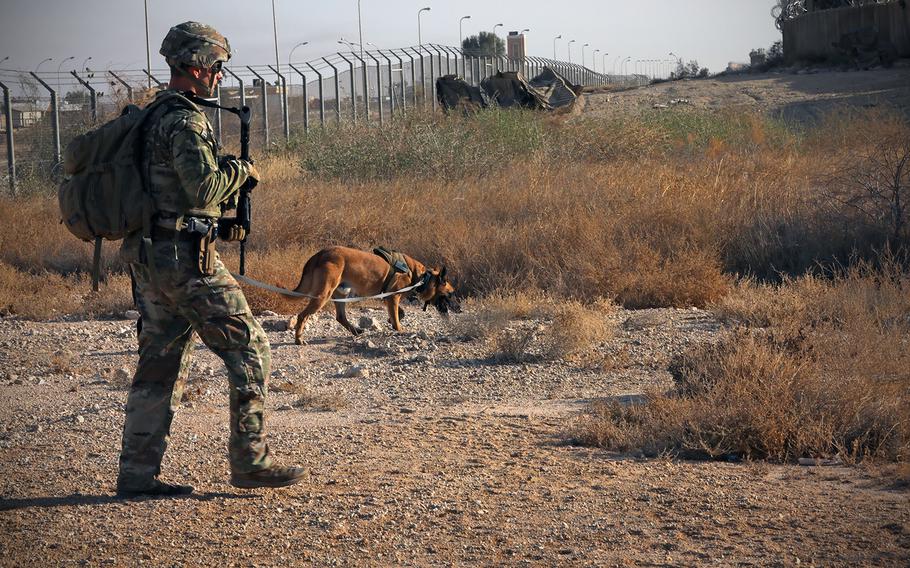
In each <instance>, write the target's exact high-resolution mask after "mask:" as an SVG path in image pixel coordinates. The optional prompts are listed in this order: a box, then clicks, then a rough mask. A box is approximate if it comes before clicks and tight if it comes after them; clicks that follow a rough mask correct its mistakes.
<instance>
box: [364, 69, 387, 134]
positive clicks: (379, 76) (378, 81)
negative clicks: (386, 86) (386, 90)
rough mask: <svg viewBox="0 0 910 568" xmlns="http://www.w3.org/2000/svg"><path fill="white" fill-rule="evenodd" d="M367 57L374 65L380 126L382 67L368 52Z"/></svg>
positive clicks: (381, 117) (380, 122)
mask: <svg viewBox="0 0 910 568" xmlns="http://www.w3.org/2000/svg"><path fill="white" fill-rule="evenodd" d="M367 56H369V58H370V59H372V60H373V63H375V64H376V106H377V107H378V109H379V126H382V122H383V116H382V65H380V64H379V60H378V59H376V58H375V57H374V56H373V54H372V53H370V52H369V51H367ZM389 114H391V113H389Z"/></svg>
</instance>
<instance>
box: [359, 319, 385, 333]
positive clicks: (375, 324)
mask: <svg viewBox="0 0 910 568" xmlns="http://www.w3.org/2000/svg"><path fill="white" fill-rule="evenodd" d="M357 326H358V327H359V328H361V329H372V330H379V329H382V324H381V323H379V320H377V319H376V318H373V317H370V316H360V319H359V320H357Z"/></svg>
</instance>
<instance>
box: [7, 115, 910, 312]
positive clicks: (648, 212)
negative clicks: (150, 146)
mask: <svg viewBox="0 0 910 568" xmlns="http://www.w3.org/2000/svg"><path fill="white" fill-rule="evenodd" d="M885 123H888V124H889V125H894V124H898V127H903V128H906V125H905V124H903V123H900V122H895V119H893V118H891V117H888V116H885V115H880V114H868V113H867V114H859V115H850V114H842V115H841V116H839V117H838V118H837V119H832V120H831V121H829V122H828V123H824V124H822V125H820V126H818V127H817V130H811V131H809V132H798V131H791V130H788V129H787V128H785V127H784V126H783V125H781V124H780V123H778V122H775V121H773V120H771V119H768V118H765V117H762V116H759V115H750V114H748V113H714V114H708V113H698V112H692V111H683V112H679V113H646V114H644V115H643V116H640V117H624V118H618V119H617V118H609V119H607V118H597V117H587V116H582V117H580V118H576V119H572V120H568V121H566V120H564V119H559V118H554V117H547V116H541V115H536V114H532V113H528V112H509V111H495V112H491V113H485V114H481V115H480V116H478V117H474V118H464V117H428V116H422V115H414V116H412V117H410V118H409V119H408V120H407V121H404V122H401V123H397V124H393V125H392V126H387V127H386V128H385V129H376V128H367V127H361V128H356V129H354V128H351V129H340V130H331V131H329V132H328V133H326V134H322V133H320V132H319V131H314V132H313V133H312V134H311V135H310V136H309V137H306V138H303V139H301V140H299V141H297V142H296V143H295V144H293V145H291V146H290V147H289V148H288V149H286V150H283V151H281V152H275V153H273V154H272V155H270V156H267V157H264V158H262V159H261V160H260V162H259V163H260V169H261V171H262V174H263V177H264V179H265V181H264V182H263V183H262V184H261V185H260V186H259V187H258V188H257V189H256V191H255V193H254V210H253V214H254V232H253V234H252V236H251V238H250V241H249V251H250V258H249V262H248V266H249V271H250V274H251V275H252V276H253V277H256V278H259V279H262V280H265V281H268V282H270V283H277V284H282V285H284V286H292V285H294V284H296V282H297V279H298V278H299V271H300V269H301V268H302V266H303V264H304V262H305V261H306V259H307V257H308V256H309V255H311V254H312V253H314V252H316V251H317V250H319V249H320V248H323V247H325V246H329V245H334V244H342V245H351V246H356V247H362V248H368V247H372V246H375V245H380V244H381V245H385V246H389V247H391V248H394V249H398V250H402V251H404V252H407V253H408V254H410V255H412V256H414V257H416V258H418V259H421V260H423V261H424V262H427V263H429V264H439V265H441V264H445V265H447V266H448V267H449V268H450V274H452V275H453V276H454V278H455V281H456V285H457V287H458V289H459V290H460V291H461V292H462V293H463V294H466V295H474V294H489V293H491V292H493V291H495V290H499V289H503V290H531V289H545V290H548V291H549V292H550V293H551V294H552V295H554V296H556V297H562V298H569V299H575V300H581V301H590V300H593V299H595V298H600V297H606V298H611V299H614V300H615V301H616V302H617V303H619V304H621V305H624V306H626V307H633V308H637V307H659V306H705V305H707V304H709V303H711V302H715V301H717V300H718V299H719V298H722V297H723V296H724V295H725V294H727V293H728V291H729V290H730V289H731V286H732V282H733V279H734V276H736V275H743V274H747V275H753V276H755V277H757V278H760V279H772V280H773V279H777V278H779V277H780V274H781V273H784V274H800V273H803V272H806V271H812V270H815V269H816V268H817V267H818V266H819V263H823V264H824V263H832V262H843V263H847V262H849V260H850V258H852V257H851V255H853V257H857V256H858V257H860V258H862V257H867V258H868V257H873V256H874V255H875V254H876V250H878V249H879V248H880V247H881V246H882V245H883V243H885V242H887V235H886V234H885V233H881V232H875V231H870V230H868V228H869V227H868V223H864V224H862V225H858V224H853V223H852V222H851V220H852V219H854V218H855V216H854V215H853V214H852V213H851V212H850V211H848V210H847V209H844V208H841V209H838V207H837V206H836V204H831V203H830V202H827V201H825V200H824V199H823V192H822V191H821V190H822V188H823V185H824V178H823V176H822V174H823V173H824V172H826V171H828V169H829V168H830V164H832V163H836V162H837V160H838V159H839V157H842V156H849V155H854V154H855V153H856V152H858V151H859V150H863V149H868V148H869V147H870V145H874V140H860V139H856V138H851V137H850V136H849V135H848V133H849V132H850V131H851V130H855V129H859V128H862V129H864V130H865V131H868V132H873V133H874V132H876V129H877V125H879V124H885ZM901 124H903V126H900V125H901ZM889 128H890V126H889ZM53 191H54V188H53V186H52V185H51V184H48V185H47V186H46V187H45V188H44V190H42V191H37V190H35V191H33V192H32V194H30V195H27V196H24V197H17V198H9V197H4V198H0V265H2V266H4V267H6V268H8V269H11V270H12V269H14V270H16V271H18V272H17V274H27V275H28V278H29V279H30V280H29V287H30V288H32V289H34V290H36V291H39V290H42V289H44V290H45V292H41V293H42V294H44V295H46V296H48V297H57V296H62V295H65V294H66V293H68V292H67V290H68V289H67V288H65V287H61V286H62V284H61V283H60V282H61V281H60V280H59V277H64V278H66V277H69V276H70V275H80V274H85V273H86V272H87V271H88V269H89V267H90V256H91V254H90V253H91V251H90V246H89V245H88V244H86V243H80V242H78V241H76V240H75V239H74V238H72V237H71V236H70V235H69V234H68V233H67V232H66V231H65V229H64V228H63V227H62V226H61V225H59V224H58V223H57V213H56V200H55V198H54V196H53ZM883 239H885V240H883ZM116 248H117V247H116V243H111V244H109V245H108V246H106V249H105V258H106V268H107V270H108V271H110V272H113V273H115V274H122V271H123V267H122V266H121V265H120V264H119V261H117V259H116ZM221 250H222V254H223V255H224V258H225V260H226V261H227V262H228V263H229V264H231V265H236V246H234V245H229V244H227V245H222V246H221ZM3 290H5V291H3V292H2V295H0V305H7V306H14V309H13V311H15V312H16V313H18V314H21V315H26V316H32V317H43V316H38V313H37V312H35V311H31V310H30V308H28V303H27V302H18V301H16V299H15V297H14V296H15V294H16V292H13V291H11V290H13V289H12V288H10V287H6V288H3ZM36 293H39V292H36ZM248 297H249V299H250V302H251V304H252V306H253V308H254V309H260V310H261V309H273V310H278V311H293V310H294V309H296V308H297V306H296V305H295V304H294V303H293V302H288V301H286V300H284V299H281V298H278V297H275V296H274V295H272V294H270V293H266V292H260V291H258V290H252V289H250V290H249V291H248ZM126 300H127V301H128V298H127V299H126ZM118 308H119V306H118ZM112 309H113V308H112ZM66 310H67V311H70V312H71V313H88V312H89V311H90V310H89V308H88V304H84V303H80V302H76V303H75V304H72V305H69V306H68V307H67V308H66ZM93 310H94V308H93Z"/></svg>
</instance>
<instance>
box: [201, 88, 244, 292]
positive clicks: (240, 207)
mask: <svg viewBox="0 0 910 568" xmlns="http://www.w3.org/2000/svg"><path fill="white" fill-rule="evenodd" d="M186 95H187V98H189V99H190V100H191V101H193V102H194V103H196V104H198V105H201V106H205V107H209V108H218V109H221V110H226V111H227V112H229V113H231V114H235V115H237V118H239V119H240V158H241V159H243V160H246V161H248V162H252V161H253V160H252V158H250V122H251V121H252V118H253V111H252V110H251V109H250V107H248V106H246V105H244V106H242V107H240V108H237V107H226V106H221V105H219V104H217V103H213V102H211V101H209V100H207V99H203V98H202V97H199V96H196V95H193V94H192V93H186ZM254 186H255V182H254V181H253V180H250V179H247V181H245V182H244V184H243V186H241V188H240V191H239V195H238V196H237V216H236V217H225V218H223V219H222V221H224V222H226V223H234V224H237V225H239V226H241V227H243V230H244V233H245V235H244V237H243V240H242V241H240V274H241V275H243V273H244V272H245V271H246V239H247V237H248V236H249V234H250V216H251V213H252V208H251V207H250V191H251V190H252V189H253V187H254Z"/></svg>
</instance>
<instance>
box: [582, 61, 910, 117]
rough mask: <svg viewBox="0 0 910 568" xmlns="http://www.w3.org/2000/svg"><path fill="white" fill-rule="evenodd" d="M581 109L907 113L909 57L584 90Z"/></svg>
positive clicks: (619, 111)
mask: <svg viewBox="0 0 910 568" xmlns="http://www.w3.org/2000/svg"><path fill="white" fill-rule="evenodd" d="M585 103H586V105H585V113H597V114H613V113H615V114H628V113H629V112H635V111H640V110H644V109H652V108H658V109H667V111H668V112H672V110H673V109H674V108H675V107H680V108H696V109H708V110H719V109H728V108H746V109H755V110H759V111H763V112H769V113H773V114H774V115H776V116H780V117H782V118H783V119H785V120H797V121H803V122H804V121H812V120H814V119H817V118H819V117H821V116H822V115H824V114H826V113H828V112H831V111H832V110H836V109H838V108H845V107H864V108H872V107H878V108H896V109H899V110H900V111H902V112H903V113H904V114H907V115H910V61H908V60H902V61H899V62H897V63H896V64H895V65H894V66H893V67H891V68H888V69H883V68H877V69H872V70H868V71H863V70H851V71H825V70H818V69H804V70H800V71H799V72H796V73H794V72H777V73H762V74H734V75H728V76H721V77H716V78H709V79H697V80H684V81H670V82H666V83H660V84H657V85H652V86H648V87H644V88H638V89H630V90H624V91H619V92H611V93H596V94H590V95H586V101H585Z"/></svg>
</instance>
